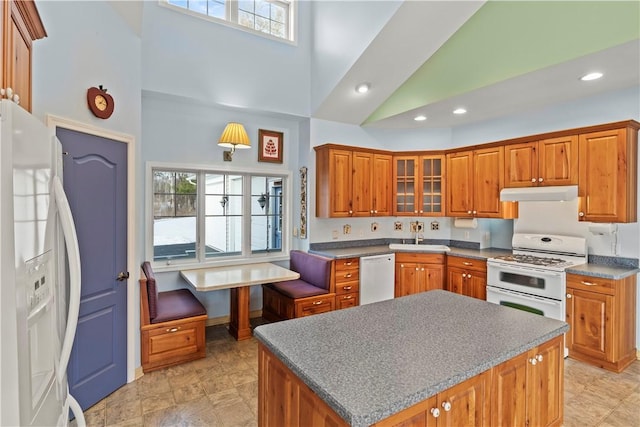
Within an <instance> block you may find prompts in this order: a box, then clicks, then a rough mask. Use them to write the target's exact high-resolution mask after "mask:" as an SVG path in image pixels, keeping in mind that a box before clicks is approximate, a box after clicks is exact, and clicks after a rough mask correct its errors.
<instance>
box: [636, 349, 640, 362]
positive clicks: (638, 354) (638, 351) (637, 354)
mask: <svg viewBox="0 0 640 427" xmlns="http://www.w3.org/2000/svg"><path fill="white" fill-rule="evenodd" d="M636 359H638V360H640V350H637V351H636Z"/></svg>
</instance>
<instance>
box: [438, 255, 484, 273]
mask: <svg viewBox="0 0 640 427" xmlns="http://www.w3.org/2000/svg"><path fill="white" fill-rule="evenodd" d="M447 267H448V268H451V267H454V268H456V267H457V268H462V269H465V270H475V271H481V272H485V273H486V271H487V261H485V260H483V259H474V258H461V257H457V256H448V257H447Z"/></svg>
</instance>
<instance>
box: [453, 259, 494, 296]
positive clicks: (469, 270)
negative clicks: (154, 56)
mask: <svg viewBox="0 0 640 427" xmlns="http://www.w3.org/2000/svg"><path fill="white" fill-rule="evenodd" d="M446 289H447V290H448V291H450V292H455V293H457V294H461V295H466V296H469V297H473V298H478V299H481V300H483V301H486V300H487V262H486V261H485V260H479V259H473V258H462V257H454V256H447V287H446Z"/></svg>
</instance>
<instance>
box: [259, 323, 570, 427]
mask: <svg viewBox="0 0 640 427" xmlns="http://www.w3.org/2000/svg"><path fill="white" fill-rule="evenodd" d="M563 349H564V344H563V338H562V336H559V337H556V338H553V339H551V340H549V341H547V342H545V343H543V344H541V345H539V346H538V347H536V348H533V349H531V350H529V351H527V352H525V353H522V354H520V355H518V356H516V357H514V358H512V359H510V360H508V361H506V362H503V363H502V364H500V365H497V366H495V367H493V368H491V369H489V370H487V371H485V372H482V373H480V374H478V375H476V376H475V377H471V378H469V379H467V380H465V381H463V382H461V383H459V384H457V385H455V386H453V387H451V388H449V389H447V390H444V391H441V392H440V393H437V394H436V395H434V396H431V397H429V398H427V399H425V400H423V401H421V402H419V403H417V404H415V405H413V406H410V407H408V408H406V409H404V410H402V411H400V412H398V413H396V414H394V415H391V416H390V417H388V418H385V419H383V420H380V421H378V422H377V423H375V424H373V426H376V427H390V426H397V427H400V426H402V427H408V426H412V427H445V426H447V427H449V426H450V427H454V426H455V427H459V426H536V427H538V426H559V425H561V424H562V421H563V404H564V396H563V394H564V359H563V352H564V350H563ZM258 361H259V364H258V426H260V427H276V426H277V427H280V426H305V427H316V426H318V427H327V426H346V425H348V424H347V423H346V422H345V421H344V420H343V419H342V418H341V417H340V416H339V415H338V414H336V413H335V412H334V411H333V410H332V409H331V408H330V407H329V406H328V405H327V404H326V403H325V402H324V401H323V400H322V399H320V398H319V397H318V396H317V395H316V394H315V393H314V392H313V391H312V390H311V389H309V388H308V387H307V386H306V385H305V384H304V383H303V382H302V381H301V380H300V379H299V378H298V377H297V376H296V375H295V374H293V373H292V372H291V371H290V370H289V368H287V367H286V366H285V365H284V364H283V363H282V362H281V361H280V360H279V359H278V358H277V357H275V356H274V355H273V354H272V353H271V352H270V351H269V350H268V349H267V348H266V347H265V346H264V345H262V344H259V346H258Z"/></svg>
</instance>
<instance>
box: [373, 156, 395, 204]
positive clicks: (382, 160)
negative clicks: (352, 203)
mask: <svg viewBox="0 0 640 427" xmlns="http://www.w3.org/2000/svg"><path fill="white" fill-rule="evenodd" d="M392 176H393V156H392V155H391V154H377V153H376V154H374V155H373V170H372V177H371V180H372V182H373V185H372V187H373V191H372V197H373V199H372V205H373V214H374V215H377V216H391V215H392V212H393V208H392V202H391V198H392V186H391V177H392Z"/></svg>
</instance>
